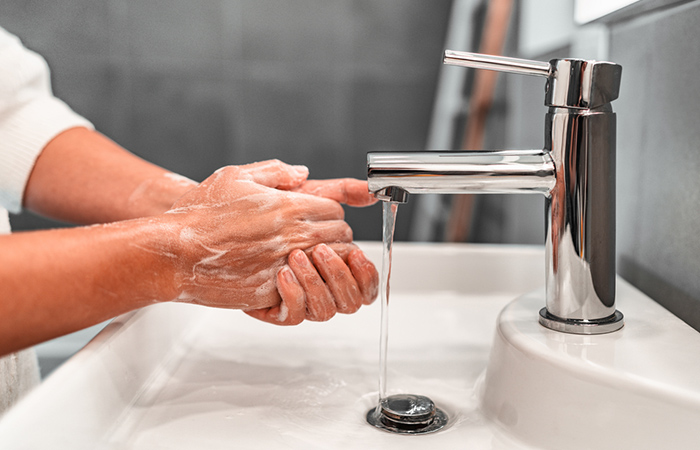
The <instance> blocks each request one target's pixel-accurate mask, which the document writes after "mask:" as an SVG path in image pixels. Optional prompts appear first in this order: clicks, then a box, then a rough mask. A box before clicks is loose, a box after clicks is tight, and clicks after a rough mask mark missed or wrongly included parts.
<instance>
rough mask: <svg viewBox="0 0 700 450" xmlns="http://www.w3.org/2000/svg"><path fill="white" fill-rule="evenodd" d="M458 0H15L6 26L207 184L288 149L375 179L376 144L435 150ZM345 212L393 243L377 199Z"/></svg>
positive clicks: (154, 152) (23, 224)
mask: <svg viewBox="0 0 700 450" xmlns="http://www.w3.org/2000/svg"><path fill="white" fill-rule="evenodd" d="M450 4H451V0H431V1H430V2H425V1H422V0H294V1H281V0H200V1H196V2H193V1H189V0H167V1H166V0H100V1H93V0H61V1H56V2H46V1H39V0H3V2H2V7H0V26H2V27H5V28H6V29H8V30H9V31H11V32H13V33H15V34H17V35H19V36H20V37H21V38H22V39H23V41H24V42H25V44H26V45H27V46H28V47H30V48H32V49H34V50H36V51H38V52H39V53H41V54H42V55H44V56H45V57H46V59H47V60H48V61H49V64H50V66H51V67H52V69H53V75H52V76H53V83H54V90H55V93H56V94H57V95H58V96H60V97H61V98H63V99H64V100H66V101H67V102H68V103H69V104H70V105H71V106H72V107H73V108H74V109H76V110H77V111H78V112H79V113H81V114H83V115H84V116H86V117H88V118H89V119H91V120H92V121H93V122H94V123H95V125H96V126H97V128H98V129H99V130H101V131H102V132H104V133H105V134H107V135H108V136H110V137H111V138H112V139H114V140H116V141H117V142H118V143H120V144H122V145H123V146H125V147H126V148H128V149H129V150H131V151H133V152H134V153H136V154H138V155H140V156H143V157H144V158H146V159H148V160H150V161H153V162H155V163H157V164H160V165H163V166H165V167H167V168H169V169H171V170H174V171H176V172H179V173H182V174H185V175H187V176H189V177H192V178H194V179H196V180H202V179H203V178H205V177H206V176H207V175H208V174H210V173H211V172H212V171H214V170H215V169H217V168H218V167H220V166H222V165H225V164H243V163H249V162H253V161H257V160H261V159H266V158H279V159H282V160H285V161H288V162H290V163H294V164H306V165H308V166H309V167H310V169H311V173H312V175H313V176H314V177H316V178H327V177H347V176H352V177H358V178H364V177H365V175H366V169H365V153H366V152H368V151H374V150H408V149H411V150H419V149H422V148H423V147H424V146H425V141H426V134H427V130H428V124H429V120H430V115H431V110H432V104H433V98H434V92H435V84H436V77H437V74H438V69H439V66H440V57H441V53H442V50H443V48H442V46H443V42H444V38H445V29H446V25H447V20H448V14H449V10H450ZM409 207H410V206H409ZM406 216H407V217H408V214H406ZM347 218H348V221H349V222H350V224H351V225H352V227H353V229H354V230H355V237H356V238H357V239H381V211H380V208H378V207H377V206H375V207H372V208H368V209H366V210H350V209H349V210H348V212H347ZM12 223H13V226H14V228H15V229H32V228H37V227H43V226H53V225H55V224H54V223H52V222H47V221H44V220H40V219H38V218H36V217H34V216H31V215H28V214H23V215H21V216H14V217H12ZM397 228H398V229H397V234H398V237H399V238H402V237H404V236H406V235H407V230H408V221H399V223H398V227H397Z"/></svg>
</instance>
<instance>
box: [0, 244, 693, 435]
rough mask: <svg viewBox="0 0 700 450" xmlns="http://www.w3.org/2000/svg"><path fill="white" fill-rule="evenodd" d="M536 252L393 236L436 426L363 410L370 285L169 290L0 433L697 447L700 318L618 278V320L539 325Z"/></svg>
mask: <svg viewBox="0 0 700 450" xmlns="http://www.w3.org/2000/svg"><path fill="white" fill-rule="evenodd" d="M362 247H363V248H364V249H365V250H366V251H367V253H368V254H369V255H370V257H371V258H372V259H373V260H374V261H375V262H378V261H379V260H380V256H381V255H380V245H379V244H378V243H364V244H362ZM543 266H544V256H543V250H542V249H541V248H535V247H512V246H471V245H439V244H402V243H398V244H396V246H395V250H394V272H393V275H392V297H391V311H390V315H391V323H390V343H389V380H388V388H389V391H390V393H397V392H410V393H416V394H423V395H428V396H429V397H431V398H432V399H433V400H434V401H435V402H436V403H437V404H438V406H440V407H441V408H442V409H443V410H444V411H445V412H447V414H448V415H449V416H450V422H449V424H448V426H447V427H446V429H444V430H442V431H440V432H438V433H435V434H432V435H423V436H400V435H392V434H389V433H385V432H382V431H379V430H377V429H375V428H373V427H371V426H370V425H368V424H366V423H365V419H364V416H365V413H366V412H367V410H369V409H370V408H371V407H373V406H374V405H375V402H376V395H377V374H378V367H377V365H378V353H379V350H378V341H379V309H380V308H379V304H378V302H377V303H376V304H375V305H372V306H370V307H364V308H363V309H362V310H361V311H360V312H359V313H357V314H355V315H351V316H338V317H335V318H334V319H333V320H331V321H330V322H328V323H323V324H319V323H304V324H302V325H301V326H298V327H291V328H281V327H274V326H271V325H267V324H264V323H261V322H257V321H254V320H253V319H250V318H248V317H247V316H245V315H243V314H242V313H240V312H238V311H226V310H214V309H206V308H201V307H196V306H191V305H183V304H166V305H156V306H153V307H149V308H146V309H144V310H141V311H138V312H135V313H131V314H127V315H125V316H123V317H120V318H118V319H116V320H115V321H114V322H112V323H111V324H110V325H109V326H108V327H107V328H106V329H105V330H104V331H103V332H102V333H101V334H100V335H98V336H97V338H96V339H95V340H94V341H92V342H91V343H90V344H89V345H88V346H87V347H86V348H85V349H83V350H82V351H81V352H79V353H78V354H77V355H76V356H75V357H73V358H72V359H71V360H69V361H68V362H67V363H66V364H64V365H63V366H62V367H61V368H59V369H58V370H57V371H56V372H54V374H52V375H51V376H50V377H49V378H48V379H47V380H46V381H45V382H44V383H43V384H42V385H41V386H40V387H39V388H38V389H36V390H35V391H34V392H33V393H32V394H30V395H29V396H28V397H27V398H25V399H24V400H23V401H22V402H21V403H20V404H19V405H18V406H17V407H16V408H15V409H13V410H12V411H10V412H9V413H8V414H7V415H6V416H5V417H4V418H3V419H2V420H0V443H2V445H1V447H2V448H12V449H25V448H26V449H29V448H31V449H35V448H71V449H96V448H97V449H101V448H106V449H153V448H171V449H204V448H206V449H230V448H265V449H273V448H298V449H315V448H318V449H326V448H363V449H367V448H401V449H412V448H416V449H418V448H421V449H422V448H440V449H443V448H478V449H511V448H514V449H527V448H553V449H554V448H556V449H576V448H634V449H639V448H696V447H697V445H696V444H697V442H700V427H697V426H693V424H700V358H698V357H697V355H699V354H700V335H699V334H698V333H697V332H695V331H694V330H692V329H691V328H690V327H688V326H686V325H685V324H683V323H682V322H681V321H680V320H678V319H676V318H675V317H674V316H673V315H671V314H670V313H668V312H667V311H665V310H664V309H663V308H661V307H660V306H658V305H657V304H656V303H654V302H653V301H651V300H649V299H648V298H646V297H644V296H643V295H642V294H641V293H639V292H638V291H636V290H635V289H633V288H632V287H630V286H629V285H628V284H626V283H624V282H623V281H622V280H618V282H619V284H618V299H619V300H618V301H619V309H620V310H621V311H622V312H623V313H624V314H625V318H626V325H625V328H624V329H623V330H622V331H620V332H618V333H614V334H610V335H603V336H593V337H583V336H574V335H565V334H560V333H555V332H552V331H549V330H547V329H545V328H542V327H541V326H540V325H538V323H537V311H538V310H539V309H540V308H541V307H542V306H543V305H544V301H543V300H541V299H540V298H539V295H538V294H537V289H538V287H539V286H542V285H543V284H544V281H543V273H544V268H543ZM533 291H535V294H529V295H526V296H524V297H521V298H519V299H518V300H516V301H515V302H512V303H511V301H512V300H513V299H514V298H516V297H518V296H519V295H521V294H522V293H527V292H533ZM509 303H510V304H509ZM504 308H505V309H504ZM501 311H503V312H502V313H501ZM499 313H501V314H500V316H499ZM494 336H495V338H494ZM487 367H488V370H486V369H487ZM662 444H663V445H662Z"/></svg>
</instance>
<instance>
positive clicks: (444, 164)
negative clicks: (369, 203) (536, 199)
mask: <svg viewBox="0 0 700 450" xmlns="http://www.w3.org/2000/svg"><path fill="white" fill-rule="evenodd" d="M367 180H368V183H369V190H370V192H372V193H374V194H375V195H377V197H378V198H380V199H382V195H383V193H384V192H385V190H386V189H389V188H394V189H401V190H402V191H405V192H407V193H411V194H421V193H423V194H425V193H433V194H489V193H490V194H508V193H540V194H545V195H548V194H549V192H550V191H551V190H552V189H553V188H554V186H555V184H556V179H555V164H554V161H553V159H552V156H551V154H550V153H549V152H546V151H543V150H501V151H468V152H391V153H369V154H368V155H367Z"/></svg>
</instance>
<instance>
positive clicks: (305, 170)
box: [292, 166, 309, 177]
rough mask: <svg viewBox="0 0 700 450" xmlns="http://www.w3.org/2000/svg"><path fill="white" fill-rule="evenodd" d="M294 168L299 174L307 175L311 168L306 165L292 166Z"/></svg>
mask: <svg viewBox="0 0 700 450" xmlns="http://www.w3.org/2000/svg"><path fill="white" fill-rule="evenodd" d="M292 168H293V169H294V170H295V171H296V172H297V173H298V174H299V176H302V177H307V176H308V175H309V168H308V167H306V166H292Z"/></svg>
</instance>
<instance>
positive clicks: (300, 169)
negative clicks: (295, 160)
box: [239, 159, 309, 190]
mask: <svg viewBox="0 0 700 450" xmlns="http://www.w3.org/2000/svg"><path fill="white" fill-rule="evenodd" d="M239 169H240V171H241V173H242V174H243V175H244V176H245V177H246V178H247V179H249V180H252V181H255V182H256V183H258V184H262V185H264V186H267V187H271V188H277V189H286V190H289V189H294V188H297V187H299V186H300V185H301V184H302V183H303V182H304V181H306V178H307V177H308V176H309V169H308V168H307V167H306V166H292V165H289V164H285V163H283V162H282V161H280V160H278V159H272V160H269V161H260V162H256V163H252V164H246V165H244V166H239Z"/></svg>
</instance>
